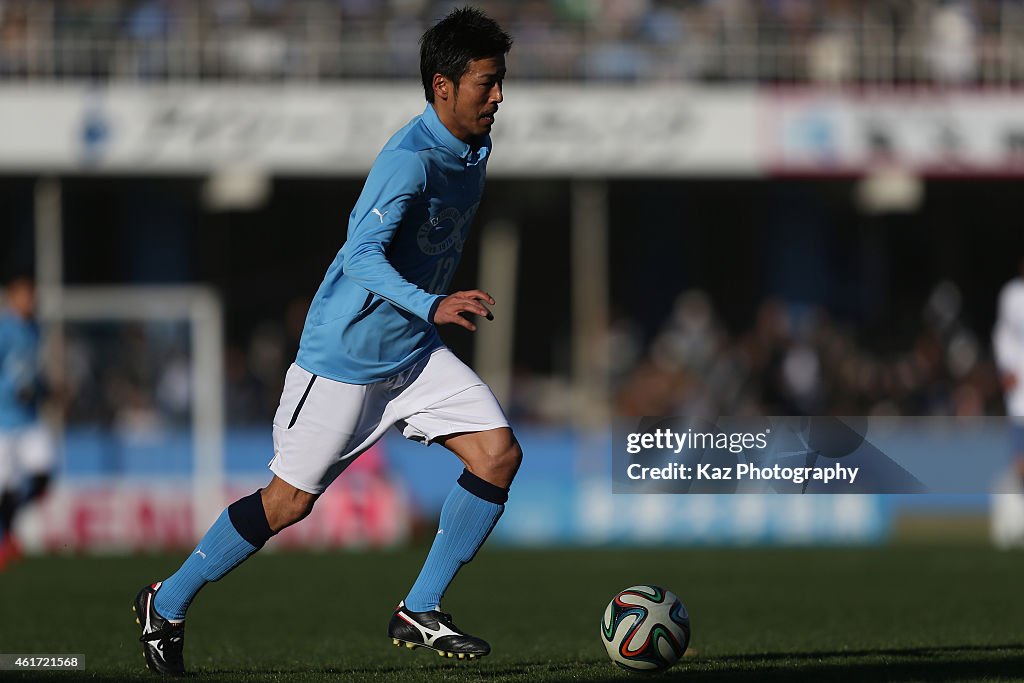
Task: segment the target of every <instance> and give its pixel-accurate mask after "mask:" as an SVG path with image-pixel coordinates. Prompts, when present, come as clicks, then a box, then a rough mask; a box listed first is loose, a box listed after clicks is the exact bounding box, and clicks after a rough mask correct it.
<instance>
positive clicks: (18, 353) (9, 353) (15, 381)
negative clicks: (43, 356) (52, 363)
mask: <svg viewBox="0 0 1024 683" xmlns="http://www.w3.org/2000/svg"><path fill="white" fill-rule="evenodd" d="M40 387H41V383H40V374H39V329H38V328H37V327H36V324H35V322H34V321H31V320H25V319H23V318H21V317H20V316H18V315H17V314H15V313H14V312H13V311H9V310H0V429H19V428H21V427H25V426H27V425H30V424H32V423H33V422H35V421H36V420H37V419H38V417H39V411H38V396H39V389H40Z"/></svg>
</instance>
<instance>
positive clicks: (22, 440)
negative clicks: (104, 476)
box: [0, 275, 53, 569]
mask: <svg viewBox="0 0 1024 683" xmlns="http://www.w3.org/2000/svg"><path fill="white" fill-rule="evenodd" d="M3 298H4V307H3V309H2V310H0V569H2V568H3V567H4V566H5V565H6V564H7V563H9V562H10V561H11V560H13V559H16V558H17V557H19V556H20V554H21V550H20V547H19V545H18V542H17V539H16V538H15V537H14V534H13V530H14V519H15V515H16V513H17V512H18V511H19V510H20V509H22V508H23V507H24V506H26V505H28V504H30V503H32V502H33V501H35V500H37V499H38V498H39V497H41V496H42V495H43V493H45V492H46V490H47V488H48V487H49V484H50V477H51V472H52V469H53V444H52V440H51V438H50V434H49V431H48V430H47V428H46V426H45V425H44V424H43V421H42V420H41V419H40V414H39V406H40V402H41V401H42V398H43V393H44V387H45V383H44V381H43V375H42V364H41V362H40V351H39V349H40V337H39V328H38V326H37V325H36V321H35V301H36V298H35V285H34V283H33V282H32V279H31V278H29V277H27V276H25V275H16V276H14V277H12V278H11V279H10V280H9V281H8V282H7V284H6V286H5V287H4V297H3Z"/></svg>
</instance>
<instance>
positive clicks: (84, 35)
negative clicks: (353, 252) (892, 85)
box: [0, 0, 1024, 83]
mask: <svg viewBox="0 0 1024 683" xmlns="http://www.w3.org/2000/svg"><path fill="white" fill-rule="evenodd" d="M455 4H457V3H453V2H451V1H444V2H439V1H437V0H203V1H200V0H0V76H3V77H6V78H8V79H11V78H27V79H52V78H56V79H62V78H93V79H108V78H120V79H158V80H162V79H199V78H205V79H222V78H223V79H233V80H234V79H243V80H252V79H256V80H259V79H290V80H303V79H309V80H314V79H339V78H392V77H397V78H410V77H412V78H415V76H416V74H417V73H418V45H417V40H418V38H419V36H420V35H421V34H422V32H423V31H424V30H425V28H426V27H428V26H429V25H430V24H431V23H433V22H434V21H436V20H437V19H439V18H440V17H441V16H443V15H444V14H445V12H446V11H447V10H448V9H449V8H450V7H452V6H453V5H455ZM475 4H477V5H479V6H481V7H483V8H484V9H486V10H487V11H488V12H489V13H490V14H492V15H493V16H494V17H495V18H497V19H498V20H499V21H500V22H502V24H503V25H504V26H505V27H506V28H507V29H508V30H509V31H510V32H511V33H512V35H513V36H514V37H515V40H516V43H517V47H516V48H515V49H514V50H513V52H512V54H511V56H510V62H511V66H512V68H513V69H514V73H515V75H516V78H517V79H524V80H537V79H543V80H550V79H587V80H613V81H634V80H669V81H673V80H681V81H685V80H728V81H753V82H807V81H811V82H862V81H869V82H943V83H946V82H949V83H965V82H966V83H971V82H992V83H1009V82H1019V81H1020V80H1021V79H1022V78H1024V40H1022V37H1024V2H1022V1H1021V0H863V1H861V0H821V1H813V0H478V1H477V2H476V3H475Z"/></svg>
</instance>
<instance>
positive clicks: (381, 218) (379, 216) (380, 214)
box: [370, 209, 390, 223]
mask: <svg viewBox="0 0 1024 683" xmlns="http://www.w3.org/2000/svg"><path fill="white" fill-rule="evenodd" d="M370 213H372V214H376V216H377V217H378V218H380V222H381V223H383V222H384V216H386V215H388V214H389V213H390V211H385V212H384V213H381V212H380V209H374V210H373V211H371V212H370Z"/></svg>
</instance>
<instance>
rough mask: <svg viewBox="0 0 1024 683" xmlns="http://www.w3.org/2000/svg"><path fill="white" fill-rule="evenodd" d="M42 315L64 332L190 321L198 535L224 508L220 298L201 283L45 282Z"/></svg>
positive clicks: (41, 294) (55, 329) (49, 324)
mask: <svg viewBox="0 0 1024 683" xmlns="http://www.w3.org/2000/svg"><path fill="white" fill-rule="evenodd" d="M39 317H40V319H41V321H42V322H43V323H44V324H46V325H47V327H48V328H49V329H50V330H51V331H53V332H57V333H58V334H60V330H61V328H62V327H63V324H64V323H65V322H105V321H173V322H182V321H187V322H188V323H189V335H190V342H191V343H190V346H191V386H192V396H191V423H192V457H193V472H192V495H193V501H192V503H193V504H192V511H193V519H192V522H193V526H194V528H195V534H196V538H199V537H200V536H202V534H203V533H204V532H205V531H206V529H207V528H208V527H209V525H210V523H211V522H212V521H213V520H214V519H215V518H216V517H217V515H218V514H220V512H221V510H222V509H223V507H224V500H223V498H224V494H225V490H224V480H225V475H224V466H225V463H224V367H223V366H224V361H223V348H224V330H223V317H222V304H221V300H220V297H219V296H218V295H217V294H216V292H214V290H213V289H211V288H209V287H202V286H188V285H184V286H106V287H86V286H63V287H60V288H59V289H56V288H50V287H40V289H39Z"/></svg>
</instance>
